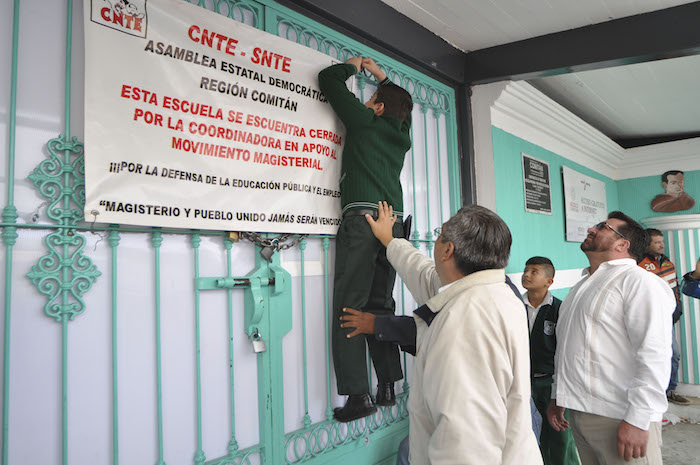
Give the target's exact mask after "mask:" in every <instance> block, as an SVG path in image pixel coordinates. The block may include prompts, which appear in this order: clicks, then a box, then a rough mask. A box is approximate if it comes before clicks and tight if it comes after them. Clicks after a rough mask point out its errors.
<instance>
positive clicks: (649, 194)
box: [617, 165, 700, 220]
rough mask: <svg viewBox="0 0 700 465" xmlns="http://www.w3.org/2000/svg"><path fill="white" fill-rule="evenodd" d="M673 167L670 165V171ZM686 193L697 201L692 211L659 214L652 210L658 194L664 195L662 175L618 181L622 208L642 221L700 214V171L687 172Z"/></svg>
mask: <svg viewBox="0 0 700 465" xmlns="http://www.w3.org/2000/svg"><path fill="white" fill-rule="evenodd" d="M670 169H673V165H669V170H670ZM684 178H685V191H686V192H687V193H688V194H689V195H690V196H691V197H692V198H694V199H695V206H694V207H693V208H691V209H690V210H683V211H679V212H673V213H658V212H655V211H654V210H652V209H651V205H650V204H651V200H652V199H653V198H654V197H656V195H657V194H663V193H664V189H663V187H662V186H661V173H659V174H658V175H657V176H645V177H643V178H632V179H623V180H621V181H617V191H618V194H619V196H620V208H621V209H622V211H624V212H625V213H627V214H628V215H630V216H631V217H632V218H635V219H637V220H641V219H644V218H651V217H655V216H671V215H690V214H693V213H700V171H686V172H685V176H684Z"/></svg>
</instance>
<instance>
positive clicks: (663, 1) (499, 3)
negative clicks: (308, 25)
mask: <svg viewBox="0 0 700 465" xmlns="http://www.w3.org/2000/svg"><path fill="white" fill-rule="evenodd" d="M382 1H383V2H384V3H386V4H387V5H389V6H391V7H392V8H394V9H395V10H397V11H399V12H400V13H402V14H403V15H404V16H408V17H409V18H411V19H412V20H413V21H415V22H417V23H418V24H420V25H422V26H423V27H425V28H426V29H428V30H430V31H432V32H433V33H435V34H436V35H438V36H440V37H442V38H443V39H445V40H446V41H447V42H449V43H450V44H452V45H453V46H455V47H457V48H459V49H461V50H463V51H465V52H470V51H474V50H479V49H482V48H488V47H493V46H496V45H502V44H506V43H509V42H517V41H519V40H524V39H529V38H532V37H537V36H541V35H545V34H551V33H553V32H560V31H565V30H568V29H574V28H577V27H582V26H588V25H590V24H596V23H602V22H605V21H610V20H612V19H618V18H624V17H625V16H632V15H637V14H641V13H648V12H650V11H656V10H661V9H664V8H670V7H672V6H678V5H683V4H686V3H692V2H693V1H694V0H382Z"/></svg>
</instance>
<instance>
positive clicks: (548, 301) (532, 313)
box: [523, 291, 554, 332]
mask: <svg viewBox="0 0 700 465" xmlns="http://www.w3.org/2000/svg"><path fill="white" fill-rule="evenodd" d="M523 302H524V303H525V308H526V309H527V323H528V325H529V327H530V332H532V327H533V326H534V325H535V320H536V319H537V314H538V313H539V312H540V308H542V307H543V306H544V305H552V302H554V296H553V295H552V293H551V292H549V291H547V293H546V294H545V295H544V299H542V302H540V304H539V305H538V306H537V307H533V306H532V304H531V303H530V297H529V295H528V293H527V292H526V293H525V294H523Z"/></svg>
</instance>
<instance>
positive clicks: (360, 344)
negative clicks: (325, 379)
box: [331, 211, 403, 395]
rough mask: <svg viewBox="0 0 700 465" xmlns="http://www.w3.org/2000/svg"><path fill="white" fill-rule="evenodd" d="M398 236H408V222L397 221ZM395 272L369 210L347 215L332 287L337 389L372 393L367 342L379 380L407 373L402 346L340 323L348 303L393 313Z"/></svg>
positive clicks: (344, 392) (340, 234)
mask: <svg viewBox="0 0 700 465" xmlns="http://www.w3.org/2000/svg"><path fill="white" fill-rule="evenodd" d="M393 233H394V237H403V225H402V224H400V223H398V222H397V223H396V224H394V230H393ZM395 280H396V271H394V269H393V268H392V267H391V265H390V264H389V261H388V260H387V258H386V248H385V247H384V246H383V245H382V244H381V243H380V242H379V241H378V240H377V239H376V238H375V237H374V234H372V229H371V228H370V226H369V223H367V220H366V219H365V217H364V215H352V211H351V214H346V215H345V217H343V222H342V223H341V225H340V229H339V230H338V235H337V237H336V243H335V281H334V287H333V321H332V322H331V327H332V331H333V333H332V336H333V364H334V366H335V376H336V379H337V382H338V394H340V395H349V394H364V393H367V392H370V390H369V381H368V379H367V357H366V352H365V343H366V344H367V346H369V354H370V356H371V357H372V361H373V362H374V369H375V371H376V373H377V379H378V381H379V382H380V383H389V382H393V381H397V380H399V379H401V378H403V373H402V371H401V360H400V357H399V348H398V346H397V345H396V344H394V343H391V342H380V341H377V340H376V339H375V337H374V335H373V334H367V335H364V334H361V335H358V336H355V337H352V338H347V337H346V336H347V335H348V334H349V333H351V332H352V331H353V330H352V329H351V328H341V327H340V323H341V321H340V317H341V315H343V308H346V307H348V308H354V309H356V310H360V311H363V312H371V313H374V314H375V315H393V314H394V305H395V304H394V299H393V297H392V292H393V290H394V281H395Z"/></svg>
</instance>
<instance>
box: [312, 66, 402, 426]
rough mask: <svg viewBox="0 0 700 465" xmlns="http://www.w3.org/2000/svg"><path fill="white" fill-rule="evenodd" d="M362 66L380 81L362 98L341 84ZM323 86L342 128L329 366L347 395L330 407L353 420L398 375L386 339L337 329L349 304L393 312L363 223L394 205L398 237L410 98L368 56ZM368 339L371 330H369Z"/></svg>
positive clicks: (385, 401) (389, 276)
mask: <svg viewBox="0 0 700 465" xmlns="http://www.w3.org/2000/svg"><path fill="white" fill-rule="evenodd" d="M363 69H365V70H367V71H369V72H370V73H371V74H372V75H373V76H374V77H375V79H376V80H377V82H378V83H379V87H378V89H377V91H376V92H375V93H374V95H372V97H371V98H370V99H369V100H368V101H367V102H366V103H364V104H363V103H362V102H361V101H360V100H358V99H357V97H355V95H354V94H353V93H352V92H350V91H349V90H348V88H347V87H346V85H345V81H346V80H347V79H348V78H349V77H350V76H353V75H355V74H357V73H359V72H360V71H362V70H363ZM318 82H319V86H320V88H321V91H322V92H323V94H324V95H325V97H326V98H327V99H328V102H329V103H330V105H331V107H332V108H333V110H334V111H335V112H336V114H337V115H338V118H340V120H341V121H342V122H343V124H344V125H345V129H346V130H347V133H346V136H345V148H344V149H343V160H342V169H341V171H342V174H341V177H340V201H341V206H342V211H343V220H342V223H341V225H340V229H339V230H338V235H337V237H336V250H335V281H334V287H333V319H332V321H333V323H332V326H333V330H332V331H333V332H332V334H333V344H332V345H333V364H334V367H335V374H336V379H337V383H338V394H341V395H347V396H348V399H347V402H346V403H345V406H344V407H342V408H336V409H335V414H334V416H335V418H336V419H337V420H338V421H343V422H347V421H352V420H356V419H358V418H362V417H364V416H367V415H371V414H372V413H374V412H376V411H377V407H376V405H394V404H395V403H396V397H395V395H394V382H395V381H397V380H399V379H401V378H403V373H402V371H401V363H400V358H399V351H398V348H397V346H396V345H395V344H392V343H391V342H380V341H377V340H376V339H375V338H374V337H373V336H372V337H354V338H348V337H347V334H348V333H349V332H350V331H349V330H344V329H341V328H340V316H341V315H342V309H343V308H345V307H351V308H355V309H359V310H361V311H366V312H372V313H374V314H377V315H387V314H393V313H394V299H393V297H392V291H393V289H394V281H395V279H396V272H395V271H394V269H393V268H392V267H391V265H390V264H389V262H388V260H387V258H386V249H385V248H384V246H382V244H381V243H380V242H379V241H378V240H377V239H376V238H375V237H374V235H373V234H372V231H371V229H370V227H369V224H368V223H367V220H365V217H364V215H365V214H367V213H369V214H371V215H373V216H374V217H375V218H376V217H377V203H378V202H379V201H380V200H385V201H387V202H388V203H389V204H391V205H393V206H394V212H395V213H396V214H397V216H398V217H399V221H397V222H396V224H395V225H394V235H396V236H398V237H403V235H404V234H403V223H402V221H401V219H402V217H403V211H402V210H403V192H402V190H401V181H400V179H399V176H400V175H401V169H402V168H403V161H404V157H405V155H406V152H407V151H408V150H409V149H410V148H411V137H410V129H411V110H412V109H413V101H412V99H411V95H410V94H409V93H408V92H406V91H405V90H404V89H402V88H401V87H399V86H397V85H395V84H394V83H392V82H391V81H390V80H389V79H388V78H387V77H386V74H384V72H383V71H382V70H381V69H380V68H379V66H377V64H376V63H375V62H374V60H372V59H371V58H364V59H363V58H362V57H353V58H350V59H349V60H348V61H347V62H346V63H344V64H337V65H333V66H330V67H328V68H326V69H324V70H323V71H321V72H320V73H319V75H318ZM370 336H371V335H370ZM365 344H367V346H368V347H369V353H370V356H371V358H372V361H373V363H374V368H375V371H376V373H377V379H378V382H379V384H378V386H377V396H376V405H375V403H374V400H373V399H372V397H371V396H370V394H369V381H368V379H367V365H366V362H365V360H366V352H365Z"/></svg>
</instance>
